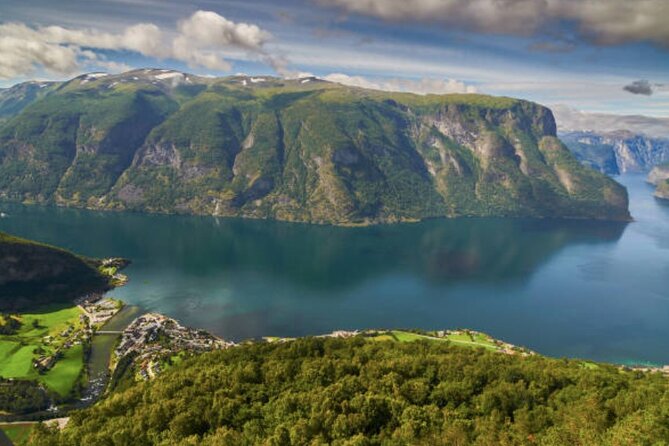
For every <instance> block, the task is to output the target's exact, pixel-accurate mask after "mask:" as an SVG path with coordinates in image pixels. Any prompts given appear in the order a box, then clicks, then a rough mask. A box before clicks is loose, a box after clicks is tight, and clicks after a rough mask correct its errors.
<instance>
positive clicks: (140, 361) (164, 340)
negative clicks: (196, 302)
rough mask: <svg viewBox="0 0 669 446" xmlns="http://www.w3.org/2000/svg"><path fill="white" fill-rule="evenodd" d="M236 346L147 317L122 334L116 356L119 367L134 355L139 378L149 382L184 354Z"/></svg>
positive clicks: (161, 318) (170, 321)
mask: <svg viewBox="0 0 669 446" xmlns="http://www.w3.org/2000/svg"><path fill="white" fill-rule="evenodd" d="M234 345H235V343H233V342H228V341H225V340H223V339H221V338H218V337H216V336H213V335H211V334H209V333H207V332H206V331H204V330H195V329H192V328H188V327H184V326H183V325H181V324H179V323H178V322H177V321H175V320H174V319H171V318H168V317H167V316H163V315H162V314H157V313H147V314H144V315H142V316H140V317H138V318H137V319H135V320H134V321H133V322H132V323H131V324H130V325H129V326H128V327H127V328H126V329H125V330H124V331H123V335H122V336H121V341H120V343H119V345H118V347H117V348H116V350H115V352H114V353H115V354H114V356H115V362H116V363H117V362H118V360H120V359H121V358H124V357H126V356H128V355H134V356H135V357H134V359H133V362H134V363H135V364H136V365H137V366H138V374H139V377H140V378H143V379H150V378H153V377H155V376H156V375H157V374H159V373H160V371H161V368H162V367H163V363H164V361H165V360H166V358H171V357H172V356H178V355H179V354H182V353H183V352H204V351H209V350H219V349H225V348H228V347H232V346H234Z"/></svg>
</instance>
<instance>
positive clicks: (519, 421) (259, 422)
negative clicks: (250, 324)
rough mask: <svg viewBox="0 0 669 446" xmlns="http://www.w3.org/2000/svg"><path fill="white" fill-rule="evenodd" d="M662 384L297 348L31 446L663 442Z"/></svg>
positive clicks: (244, 354)
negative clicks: (77, 445) (76, 445)
mask: <svg viewBox="0 0 669 446" xmlns="http://www.w3.org/2000/svg"><path fill="white" fill-rule="evenodd" d="M667 383H668V382H667V379H666V377H665V376H663V375H662V374H659V373H645V372H641V371H633V370H625V369H623V368H620V367H617V366H612V365H603V364H593V363H586V362H583V361H578V360H567V359H550V358H546V357H542V356H539V355H529V356H522V355H517V354H516V355H513V354H502V353H499V352H494V351H490V350H486V349H483V348H467V347H460V346H454V345H452V344H451V343H449V342H430V341H415V342H396V341H390V340H388V341H379V340H373V339H370V338H368V337H364V336H356V337H353V338H348V339H333V338H304V339H298V340H295V341H288V342H278V343H252V344H249V345H245V346H242V347H238V348H233V349H228V350H224V351H219V352H212V353H207V354H203V355H201V356H199V357H195V358H192V359H189V360H187V361H184V362H183V363H181V364H179V365H178V366H175V367H173V368H172V369H170V370H169V371H167V372H166V373H165V374H164V375H162V376H160V377H159V378H157V379H155V380H153V381H149V382H143V383H136V384H135V385H132V386H130V387H129V388H125V389H120V390H118V391H116V392H114V393H112V394H111V395H110V396H109V397H107V398H106V399H105V400H103V401H101V402H100V403H98V404H97V405H95V406H93V407H91V408H88V409H85V410H82V411H79V412H74V413H73V414H72V416H71V419H70V422H69V424H68V426H67V428H65V429H64V430H62V431H57V430H56V429H54V428H47V427H44V426H40V427H39V428H37V429H35V431H34V433H33V435H32V439H31V443H30V444H32V445H41V446H44V445H53V446H56V445H73V444H81V445H83V444H85V445H89V446H98V445H100V446H102V445H104V446H110V445H119V446H120V445H124V446H125V445H127V446H131V445H138V446H139V445H142V446H144V445H256V444H264V445H325V444H333V445H405V444H412V445H423V444H424V445H433V444H450V445H469V444H472V445H510V444H514V445H516V444H527V445H533V444H539V445H566V444H569V445H594V444H601V445H646V444H647V445H662V444H667V439H668V438H669V392H668V386H667Z"/></svg>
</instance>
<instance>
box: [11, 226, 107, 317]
mask: <svg viewBox="0 0 669 446" xmlns="http://www.w3.org/2000/svg"><path fill="white" fill-rule="evenodd" d="M109 288H111V285H110V281H109V277H107V276H105V275H104V274H102V273H100V272H99V271H98V269H97V264H96V262H95V261H93V260H90V259H85V258H83V257H79V256H77V255H75V254H72V253H70V252H68V251H65V250H62V249H59V248H55V247H52V246H48V245H44V244H41V243H36V242H32V241H29V240H25V239H21V238H18V237H12V236H10V235H8V234H5V233H3V232H0V311H7V310H11V311H20V310H22V309H24V308H30V309H33V310H34V308H35V306H37V305H39V304H46V303H65V302H68V303H71V301H72V300H73V299H75V298H77V297H81V296H84V295H86V294H89V293H94V292H103V291H106V290H107V289H109Z"/></svg>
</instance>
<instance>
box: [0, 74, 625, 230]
mask: <svg viewBox="0 0 669 446" xmlns="http://www.w3.org/2000/svg"><path fill="white" fill-rule="evenodd" d="M0 197H2V198H4V199H10V200H19V201H38V202H56V203H59V204H66V205H73V206H83V207H89V208H97V209H117V210H123V209H133V210H144V211H150V212H180V213H195V214H207V215H224V216H241V217H252V218H274V219H281V220H290V221H303V222H315V223H333V224H358V223H381V222H395V221H406V220H416V219H421V218H427V217H438V216H465V215H471V216H533V217H574V218H602V219H627V218H628V217H629V213H628V211H627V195H626V191H625V189H624V188H622V187H621V186H620V185H618V184H617V183H615V182H614V181H612V180H610V179H608V178H606V177H605V176H603V175H601V174H599V173H597V172H594V171H592V170H590V169H587V168H585V167H583V166H581V165H580V164H579V163H578V162H577V161H576V160H575V159H574V158H573V157H572V156H571V155H570V153H569V151H568V150H567V149H566V148H565V147H564V146H563V145H562V144H561V142H560V141H559V140H558V139H557V137H556V133H555V122H554V119H553V116H552V114H551V112H550V111H549V110H548V109H546V108H544V107H541V106H539V105H537V104H533V103H529V102H524V101H519V100H514V99H509V98H494V97H488V96H480V95H446V96H415V95H410V94H398V93H384V92H378V91H371V90H363V89H357V88H349V87H344V86H341V85H338V84H332V83H328V82H323V81H320V80H317V79H314V78H307V79H300V80H278V79H272V78H262V79H257V78H247V77H232V78H224V79H205V78H198V77H195V76H191V75H186V74H183V73H177V72H168V71H164V70H138V71H134V72H130V73H126V74H124V75H118V76H98V75H95V76H91V75H88V76H82V77H79V78H76V79H74V80H72V81H69V82H67V83H64V84H62V85H60V86H58V87H56V88H54V89H53V92H52V93H50V94H49V95H47V96H46V97H44V98H42V99H39V100H36V101H34V102H33V103H32V104H31V105H28V106H27V107H25V108H24V109H23V110H22V111H21V112H20V113H18V114H17V115H16V116H14V117H13V118H12V119H11V120H9V121H8V122H7V123H6V124H5V125H4V126H2V127H0Z"/></svg>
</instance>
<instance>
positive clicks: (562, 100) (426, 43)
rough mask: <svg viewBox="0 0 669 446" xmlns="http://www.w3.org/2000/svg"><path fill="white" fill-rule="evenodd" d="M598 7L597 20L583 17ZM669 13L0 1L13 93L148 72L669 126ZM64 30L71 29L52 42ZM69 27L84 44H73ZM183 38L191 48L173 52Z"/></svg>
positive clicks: (604, 0) (469, 2)
mask: <svg viewBox="0 0 669 446" xmlns="http://www.w3.org/2000/svg"><path fill="white" fill-rule="evenodd" d="M500 3H503V4H504V5H503V8H499V4H500ZM585 3H588V7H587V8H586V7H581V6H579V5H583V4H585ZM641 3H644V5H643V6H636V7H635V6H634V5H641ZM630 5H632V7H630ZM668 5H669V2H667V1H665V0H640V1H639V2H629V1H623V0H583V1H581V0H441V1H440V0H285V1H278V0H275V1H269V0H245V1H226V0H218V1H213V0H199V1H176V0H138V1H130V0H97V1H90V0H86V1H83V0H59V1H58V2H55V1H53V0H33V1H30V2H26V1H24V0H0V10H1V11H2V15H1V16H0V22H1V25H0V86H9V85H11V84H14V83H16V82H19V81H23V80H26V79H32V78H40V79H64V78H68V77H71V76H72V75H74V74H77V73H80V72H85V71H91V70H108V71H119V70H124V69H126V68H130V67H133V68H134V67H145V66H152V67H164V68H174V69H180V70H185V71H189V72H192V73H196V74H211V75H229V74H234V73H238V72H244V73H247V74H256V75H257V74H274V75H277V74H280V75H288V76H290V75H293V76H294V75H299V74H305V73H310V74H314V75H317V76H321V77H329V78H330V79H333V80H340V81H344V82H348V83H353V84H358V85H366V86H371V87H379V88H388V89H403V90H411V91H417V92H423V93H424V92H432V91H435V92H451V91H476V92H480V93H488V94H495V95H507V96H514V97H521V98H525V99H530V100H534V101H537V102H540V103H543V104H547V105H555V104H565V105H567V106H570V107H574V108H577V109H580V110H584V111H589V112H606V113H617V114H644V115H648V116H657V117H669V28H668V27H669V25H666V24H665V23H663V22H664V19H663V18H662V17H664V18H666V17H667V14H664V13H669V6H668ZM475 8H478V9H475ZM588 8H590V9H588ZM197 11H209V12H211V13H215V14H216V15H206V16H205V15H201V16H198V18H199V19H202V20H198V21H196V20H194V19H193V20H192V26H191V28H187V23H186V25H183V24H184V23H185V22H184V21H188V20H189V19H192V18H193V17H195V16H193V14H195V13H197ZM663 14H664V15H663ZM219 16H220V19H219V18H218V17H219ZM660 19H661V20H660ZM654 20H658V22H657V24H656V23H655V22H654ZM179 23H182V25H183V26H182V27H181V28H180V27H179V25H178V24H179ZM189 23H190V22H189ZM137 24H145V25H147V24H151V26H152V27H151V28H146V29H145V28H141V29H140V30H141V31H142V34H141V36H142V37H145V34H144V31H147V32H148V31H151V32H150V33H149V35H150V36H149V37H151V38H152V39H153V38H154V37H155V39H157V41H159V44H155V42H154V40H151V39H148V38H147V39H148V40H147V41H146V42H145V43H146V44H142V45H140V44H137V45H135V44H134V43H133V42H131V41H129V40H128V38H125V37H123V35H124V33H125V30H126V29H127V28H128V27H132V26H135V25H137ZM241 24H246V26H241ZM9 25H13V27H9ZM19 25H20V26H22V27H24V28H22V27H19ZM205 25H206V26H209V25H212V26H220V27H223V28H221V29H224V30H225V32H226V33H228V32H229V33H228V34H225V36H223V34H221V35H220V36H223V37H220V36H219V35H218V34H215V33H214V31H216V29H213V28H212V33H213V34H211V33H210V34H206V35H203V34H202V33H201V32H204V31H203V28H204V27H205ZM54 26H57V27H59V28H58V29H57V30H54V29H53V28H51V29H50V30H49V32H46V31H44V30H45V27H54ZM61 28H62V29H65V30H68V31H70V32H75V31H76V32H78V34H76V35H74V34H72V35H68V36H69V37H67V38H63V37H62V35H63V32H61V31H60V29H61ZM154 30H155V31H156V32H158V31H159V32H160V38H158V37H156V34H155V33H153V31H154ZM216 32H218V31H216ZM46 35H48V36H50V37H48V38H46V37H44V36H46ZM129 35H131V36H135V35H140V34H129ZM101 36H102V37H101ZM180 36H181V38H182V40H181V42H182V43H183V48H182V49H181V51H178V50H176V49H172V48H176V46H175V44H174V43H173V42H175V41H176V40H175V39H179V38H180ZM184 36H186V37H187V38H186V37H184ZM212 36H213V37H212ZM217 36H219V37H220V39H219V40H220V41H216V40H214V38H219V37H217ZM3 39H4V41H3ZM22 39H23V40H24V41H22ZM31 39H33V40H36V41H38V42H39V44H40V45H46V46H45V47H44V48H45V50H44V52H45V53H48V54H50V55H52V56H50V57H48V58H46V60H45V57H43V55H40V54H38V53H36V54H34V55H33V56H31V57H28V56H26V50H24V49H23V48H24V46H23V45H24V44H26V42H29V41H30V40H31ZM59 39H61V40H59ZM221 39H222V40H221ZM53 45H56V47H54V46H53ZM160 45H165V47H166V48H161V47H160ZM63 48H65V49H66V50H68V51H65V50H63V51H61V49H63ZM12 51H13V52H12ZM61 53H62V54H61ZM12 57H15V58H16V60H15V59H13V58H12ZM59 57H62V60H61V59H58V58H59ZM3 60H4V61H5V66H4V69H3V65H2V64H3V62H2V61H3ZM6 61H9V62H6ZM277 70H278V73H277ZM635 81H637V82H638V81H645V82H642V84H641V85H645V86H647V89H644V88H642V89H637V88H631V90H633V91H634V92H636V93H640V92H641V93H646V94H634V93H631V92H629V91H626V90H624V89H623V87H624V86H626V85H633V83H634V82H635ZM637 85H640V84H637ZM647 93H652V94H647Z"/></svg>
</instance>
